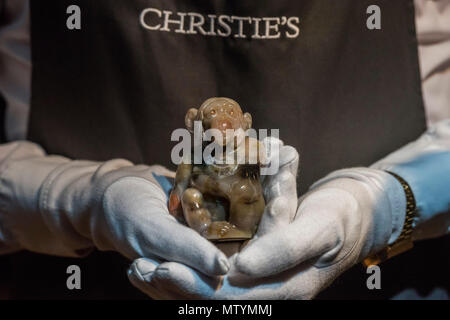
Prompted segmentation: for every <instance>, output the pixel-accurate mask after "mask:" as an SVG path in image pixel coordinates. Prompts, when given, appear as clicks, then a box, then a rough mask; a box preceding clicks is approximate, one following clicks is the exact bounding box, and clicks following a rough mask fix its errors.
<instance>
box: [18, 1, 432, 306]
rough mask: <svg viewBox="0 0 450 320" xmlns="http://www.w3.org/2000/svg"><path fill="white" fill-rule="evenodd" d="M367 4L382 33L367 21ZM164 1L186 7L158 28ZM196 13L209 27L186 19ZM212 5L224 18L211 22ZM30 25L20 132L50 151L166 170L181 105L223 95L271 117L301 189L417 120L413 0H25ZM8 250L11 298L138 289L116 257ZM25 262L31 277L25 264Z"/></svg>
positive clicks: (403, 137) (414, 126) (391, 141)
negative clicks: (73, 273) (75, 11)
mask: <svg viewBox="0 0 450 320" xmlns="http://www.w3.org/2000/svg"><path fill="white" fill-rule="evenodd" d="M72 4H76V5H79V6H80V8H81V19H82V20H81V30H69V29H68V28H67V27H66V19H67V17H68V15H67V14H66V8H67V7H68V6H69V5H72ZM373 4H377V5H379V6H380V8H381V10H382V29H381V30H369V29H368V28H367V27H366V20H367V18H368V15H367V14H366V9H367V7H368V6H369V5H373ZM149 8H150V10H147V14H145V16H144V17H143V19H142V21H141V20H140V17H141V14H142V13H143V11H144V10H145V9H149ZM164 10H166V11H170V13H171V14H172V15H169V16H168V17H169V18H170V19H179V18H180V14H181V16H182V15H184V24H183V25H182V26H180V25H177V24H175V23H169V24H167V25H166V26H165V23H164V22H165V20H164V19H165V15H166V14H167V13H165V12H164ZM189 12H191V13H196V14H197V15H195V16H194V17H192V18H191V16H189V15H187V14H186V13H189ZM209 14H215V15H216V16H217V18H215V20H214V25H212V23H211V20H209V16H208V15H209ZM199 15H201V16H202V17H203V18H204V20H205V24H204V25H203V26H202V27H203V30H204V31H205V32H210V34H209V35H204V34H201V33H202V31H201V30H200V29H198V28H196V27H195V23H197V22H198V21H199V19H201V18H199ZM221 15H224V16H226V17H228V18H226V17H225V18H224V17H223V16H222V18H221V20H220V22H222V23H219V16H221ZM232 16H237V17H250V19H251V20H250V21H252V22H254V23H253V24H252V25H250V23H249V22H246V21H248V20H242V21H243V22H242V29H241V28H240V27H241V24H240V23H241V22H239V19H235V20H233V21H234V23H231V22H230V21H231V17H232ZM263 17H266V19H262V18H263ZM270 17H275V19H270ZM252 18H253V19H252ZM267 18H269V19H267ZM277 18H278V19H277ZM297 18H298V20H296V19H297ZM191 19H192V20H191ZM258 19H261V20H258ZM256 22H258V29H259V30H257V31H258V33H257V36H254V35H255V34H256V32H257V31H256V30H255V26H256V24H257V23H256ZM31 24H32V58H33V82H32V84H33V87H32V109H31V118H30V123H29V139H30V140H32V141H34V142H36V143H39V144H40V145H42V146H43V147H44V148H45V149H46V151H47V152H49V153H52V154H60V155H64V156H67V157H70V158H74V159H90V160H99V161H103V160H108V159H111V158H126V159H129V160H131V161H133V162H135V163H145V164H162V165H165V166H167V167H169V168H171V169H174V168H175V167H174V166H173V165H172V164H171V161H170V154H171V148H172V147H173V146H174V144H175V143H173V142H170V136H171V133H172V131H173V130H174V129H176V128H181V127H183V126H184V116H185V113H186V111H187V110H188V108H191V107H198V106H200V104H201V103H202V102H203V101H204V100H206V99H207V98H210V97H213V96H225V97H230V98H233V99H235V100H237V101H238V102H239V103H240V104H241V106H242V107H243V109H245V110H246V111H248V112H250V113H252V115H253V117H254V127H255V128H266V129H276V128H279V129H280V138H281V139H282V140H284V141H285V142H286V143H287V144H289V145H293V146H295V147H296V148H297V149H298V150H299V152H300V155H301V173H300V175H299V181H298V185H299V191H300V193H303V192H305V190H307V188H308V186H309V185H311V183H312V182H314V181H315V180H316V179H318V178H320V177H322V176H324V175H325V174H327V173H328V172H330V171H333V170H336V169H339V168H344V167H352V166H368V165H370V164H371V163H373V162H374V161H376V160H378V159H380V158H382V157H383V156H385V155H387V154H388V153H390V152H392V151H394V150H396V149H397V148H399V147H401V146H403V145H404V144H406V143H407V142H409V141H411V140H414V139H416V138H417V137H418V136H419V135H420V134H421V133H423V132H424V130H425V119H424V110H423V103H422V96H421V82H420V75H419V68H418V57H417V43H416V35H415V28H414V7H413V2H412V1H411V0H398V1H389V0H384V1H373V0H370V1H366V0H364V1H362V0H358V1H356V0H355V1H349V0H341V1H331V0H329V1H325V0H314V1H313V0H307V1H280V0H277V1H267V2H264V3H262V2H260V1H237V0H236V1H235V0H232V1H230V0H227V1H225V0H213V1H193V0H192V1H177V0H170V1H166V0H164V1H162V0H161V1H157V0H154V1H152V0H132V1H130V0H122V1H117V0H115V1H113V0H96V1H75V0H70V1H66V0H48V1H45V2H43V1H37V0H34V1H33V0H32V1H31ZM225 25H227V26H228V28H227V27H226V26H225ZM145 26H147V27H148V28H145ZM150 28H152V29H157V30H150ZM164 29H166V31H163V30H164ZM177 29H179V30H180V29H182V30H184V33H182V32H176V30H177ZM189 31H195V32H197V34H189ZM228 34H229V35H228ZM235 35H236V36H235ZM252 35H253V36H252ZM13 259H15V261H14V267H13V269H14V270H13V271H12V273H13V275H15V277H14V284H15V285H16V288H15V293H14V295H13V296H14V297H27V298H30V297H32V298H35V297H45V298H48V297H52V298H55V297H56V298H61V297H65V298H70V297H75V298H125V297H143V295H140V294H139V293H138V292H137V290H134V289H133V288H131V286H130V285H129V284H128V280H127V279H126V266H127V265H128V261H126V260H124V259H121V258H119V257H118V255H117V254H110V253H108V254H106V253H94V254H93V255H92V256H90V257H89V258H88V259H85V260H70V259H69V260H66V259H60V258H49V257H43V256H38V255H32V254H19V255H16V256H14V257H13ZM27 261H28V263H27ZM30 261H32V263H33V265H35V266H36V265H38V266H39V269H40V270H39V271H40V276H39V279H36V277H33V276H31V275H30V276H28V274H26V275H25V276H24V275H23V274H22V270H25V268H26V267H25V265H27V264H29V262H30ZM71 263H75V264H78V265H80V266H81V268H82V270H85V273H86V278H85V279H83V281H84V282H83V283H84V287H83V288H84V289H83V290H81V291H80V292H68V290H67V289H66V288H65V278H66V275H65V267H66V266H67V265H69V264H71ZM103 268H104V269H105V270H109V273H108V274H107V275H105V274H104V273H102V271H101V270H103ZM356 269H357V270H356V271H355V270H353V271H352V272H357V273H358V274H359V275H361V273H362V272H361V270H359V269H358V267H356ZM364 275H365V273H364ZM90 280H93V281H90ZM44 284H47V285H44ZM42 285H44V288H46V289H45V290H44V288H43V287H42ZM362 285H364V286H365V280H363V282H362ZM37 288H38V289H37ZM332 290H333V289H332ZM334 290H335V292H336V294H337V296H334V297H339V295H341V294H342V290H344V291H345V292H347V293H349V292H348V291H346V290H345V286H344V288H340V289H339V288H338V289H337V291H336V288H335V289H334ZM339 290H340V291H339ZM357 291H358V290H357V289H355V290H354V291H353V292H350V296H351V295H352V293H354V295H355V296H356V295H357V294H359V293H357ZM366 291H367V289H366ZM330 292H331V291H330ZM339 292H340V293H339ZM333 294H334V293H333ZM333 294H332V295H331V296H332V297H333Z"/></svg>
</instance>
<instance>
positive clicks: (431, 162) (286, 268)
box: [130, 120, 450, 299]
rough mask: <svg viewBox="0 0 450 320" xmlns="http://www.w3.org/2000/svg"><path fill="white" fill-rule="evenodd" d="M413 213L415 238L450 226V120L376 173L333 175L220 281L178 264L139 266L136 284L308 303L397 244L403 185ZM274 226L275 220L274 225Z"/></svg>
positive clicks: (164, 291) (171, 293) (186, 294)
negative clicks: (411, 200)
mask: <svg viewBox="0 0 450 320" xmlns="http://www.w3.org/2000/svg"><path fill="white" fill-rule="evenodd" d="M376 168H379V169H389V170H391V171H393V172H395V173H397V174H399V175H401V176H402V177H403V178H404V179H406V180H407V182H408V183H409V184H410V186H411V189H412V190H413V192H414V194H415V197H416V203H417V208H418V215H417V217H416V219H415V222H414V224H413V225H414V228H415V232H414V233H413V239H422V238H428V237H436V236H440V235H444V234H446V233H448V232H449V230H450V229H449V226H450V210H449V209H450V193H448V192H445V191H446V190H450V120H446V121H443V122H441V123H439V124H437V125H436V126H434V127H432V128H430V130H429V131H428V132H427V133H425V134H424V135H423V136H422V137H421V138H420V139H419V140H417V141H415V142H413V143H411V144H409V145H407V146H405V147H404V148H402V149H400V150H398V151H396V152H394V153H393V154H391V155H390V156H388V157H387V158H385V159H383V160H381V161H379V162H378V163H376V164H375V165H374V168H373V169H367V168H355V169H346V170H339V171H336V172H334V173H332V174H330V175H329V176H327V177H325V178H324V179H322V180H320V181H319V182H317V183H316V184H314V185H313V186H312V187H311V190H310V192H309V193H308V194H306V195H305V196H304V197H302V198H301V199H300V204H299V208H298V211H297V215H296V216H295V219H294V220H293V221H290V220H288V219H287V218H288V216H289V215H286V216H280V219H279V222H278V223H272V224H271V225H272V226H274V227H273V228H271V227H270V226H269V227H268V228H264V230H265V232H264V235H262V236H259V237H257V238H256V239H254V240H253V241H252V242H251V243H250V244H249V245H248V246H247V247H246V248H245V249H244V250H243V251H242V252H241V253H240V254H238V255H235V256H234V257H232V259H231V262H232V267H231V270H230V272H229V273H228V274H227V275H226V276H225V277H205V276H203V275H201V274H199V273H197V272H196V271H195V270H193V269H191V268H189V267H187V266H185V265H182V264H178V263H164V264H161V265H158V263H157V262H155V261H151V260H148V259H139V260H137V261H135V262H134V264H133V265H132V268H131V269H130V278H131V279H132V281H133V283H134V284H135V285H136V286H138V287H139V288H140V289H141V290H143V291H144V292H147V293H148V294H149V295H151V296H156V295H157V294H158V295H159V297H165V298H184V299H185V298H208V299H310V298H313V297H314V296H315V295H316V294H317V293H319V292H320V291H321V290H322V289H324V288H325V287H326V286H327V285H329V284H330V283H331V282H332V281H333V280H334V279H335V278H336V277H338V276H339V275H340V274H341V273H342V272H344V271H345V270H346V269H348V268H349V267H351V266H352V265H354V264H355V263H357V262H359V261H361V260H363V259H364V258H365V257H367V256H369V255H371V254H372V253H376V252H378V251H380V250H381V249H383V248H384V247H386V246H387V245H390V244H392V243H394V242H395V241H396V239H397V238H398V236H399V235H400V233H401V230H402V228H403V224H404V218H405V206H406V200H405V194H404V190H403V188H402V187H401V185H400V183H399V182H398V181H397V180H396V179H395V178H394V177H393V176H391V175H390V174H388V173H386V172H385V171H382V170H378V169H376ZM274 220H276V219H274Z"/></svg>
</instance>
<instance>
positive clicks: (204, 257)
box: [0, 142, 229, 276]
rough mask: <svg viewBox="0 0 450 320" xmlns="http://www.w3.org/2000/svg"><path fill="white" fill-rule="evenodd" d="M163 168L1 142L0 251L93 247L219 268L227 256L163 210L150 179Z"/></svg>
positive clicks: (209, 270)
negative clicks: (51, 152) (92, 159)
mask: <svg viewBox="0 0 450 320" xmlns="http://www.w3.org/2000/svg"><path fill="white" fill-rule="evenodd" d="M167 174H171V173H170V172H169V171H168V170H166V169H164V168H163V167H158V166H154V167H148V166H144V165H141V166H133V165H132V164H131V163H130V162H128V161H125V160H112V161H108V162H105V163H97V162H89V161H71V160H69V159H66V158H63V157H55V156H47V155H46V154H45V153H44V151H43V150H42V149H41V148H40V147H39V146H37V145H35V144H32V143H29V142H17V143H11V144H6V145H1V146H0V254H5V253H9V252H13V251H18V250H23V249H25V250H30V251H34V252H38V253H44V254H51V255H59V256H70V257H79V256H84V255H86V254H87V253H89V252H90V251H91V250H92V249H93V248H94V247H96V248H98V249H99V250H104V251H111V250H113V251H117V252H119V253H121V254H122V255H124V256H125V257H128V258H130V259H136V258H139V257H153V258H160V259H164V260H167V261H177V262H180V263H183V264H186V265H189V266H191V267H193V268H195V269H197V270H199V271H201V272H203V273H205V274H208V275H211V276H213V275H220V274H224V273H226V272H227V271H228V269H229V262H228V260H227V258H226V256H225V255H224V254H223V253H222V252H220V251H219V250H218V249H217V248H216V247H215V246H213V245H212V244H211V243H210V242H208V241H207V240H205V239H204V238H202V237H201V236H200V235H199V234H197V233H196V232H194V231H193V230H191V229H189V228H187V227H185V226H182V225H180V224H179V223H178V222H176V221H175V219H174V218H173V217H172V216H171V215H170V214H169V213H168V210H167V197H166V195H165V193H164V191H163V190H162V188H161V186H160V185H159V184H158V182H157V180H156V178H157V177H158V175H167Z"/></svg>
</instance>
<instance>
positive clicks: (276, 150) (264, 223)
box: [129, 138, 299, 299]
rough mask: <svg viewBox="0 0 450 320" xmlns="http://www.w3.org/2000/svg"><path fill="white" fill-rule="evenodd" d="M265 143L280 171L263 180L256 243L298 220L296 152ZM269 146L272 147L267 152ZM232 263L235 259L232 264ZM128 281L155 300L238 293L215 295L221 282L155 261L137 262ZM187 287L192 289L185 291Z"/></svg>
mask: <svg viewBox="0 0 450 320" xmlns="http://www.w3.org/2000/svg"><path fill="white" fill-rule="evenodd" d="M263 143H264V145H265V149H266V150H268V149H270V150H271V151H272V152H271V153H270V155H269V159H271V160H270V161H271V162H272V163H273V160H272V159H274V158H276V157H277V158H279V171H278V173H277V174H275V175H268V176H262V184H263V189H264V196H265V199H266V202H267V205H266V209H265V212H264V214H263V217H262V220H261V223H260V225H259V228H258V232H257V234H256V236H255V238H254V239H257V238H259V237H262V236H264V235H265V234H267V233H270V232H271V230H273V229H281V230H284V228H285V227H286V226H287V225H288V224H289V222H290V221H291V220H292V219H293V217H294V216H295V212H296V209H297V203H298V200H297V182H296V176H297V171H298V163H299V155H298V153H297V151H296V150H295V149H294V148H293V147H290V146H284V145H283V143H282V142H281V141H280V140H278V139H275V138H268V139H265V140H264V141H263ZM268 145H271V147H270V148H268ZM253 241H254V240H253ZM233 259H234V257H233V258H231V259H230V261H232V260H233ZM174 268H175V269H174ZM232 273H235V272H234V271H233V272H232ZM129 278H130V281H131V282H132V283H133V284H134V285H135V286H136V287H137V288H139V289H140V290H142V291H143V292H144V293H146V294H148V295H149V296H150V297H152V298H154V299H186V298H213V297H214V298H230V297H231V296H230V295H233V294H234V293H233V290H234V289H235V288H234V287H227V285H226V284H224V286H223V287H222V289H221V290H219V291H218V292H215V288H217V285H218V282H220V279H221V278H218V277H205V276H204V275H202V274H200V273H198V272H196V271H194V270H193V269H191V268H189V267H188V266H186V265H183V264H179V263H173V262H162V261H159V260H156V259H138V260H136V261H135V262H134V263H133V264H132V266H131V268H130V270H129ZM228 278H229V276H226V277H225V281H228V280H227V279H228ZM252 283H254V281H253V280H252ZM186 286H187V287H189V288H188V289H187V288H185V287H186ZM229 289H231V291H230V290H229ZM245 291H246V293H247V295H244V296H242V298H245V297H248V295H251V294H253V293H250V292H249V290H245ZM236 298H240V296H237V297H236Z"/></svg>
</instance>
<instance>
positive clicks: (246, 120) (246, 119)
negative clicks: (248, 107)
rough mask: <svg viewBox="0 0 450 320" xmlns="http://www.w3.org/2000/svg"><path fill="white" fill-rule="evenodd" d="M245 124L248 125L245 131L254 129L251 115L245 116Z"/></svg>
mask: <svg viewBox="0 0 450 320" xmlns="http://www.w3.org/2000/svg"><path fill="white" fill-rule="evenodd" d="M244 122H245V125H246V128H245V130H248V129H250V128H251V127H252V123H253V119H252V115H251V114H250V113H248V112H247V113H246V114H244Z"/></svg>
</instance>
